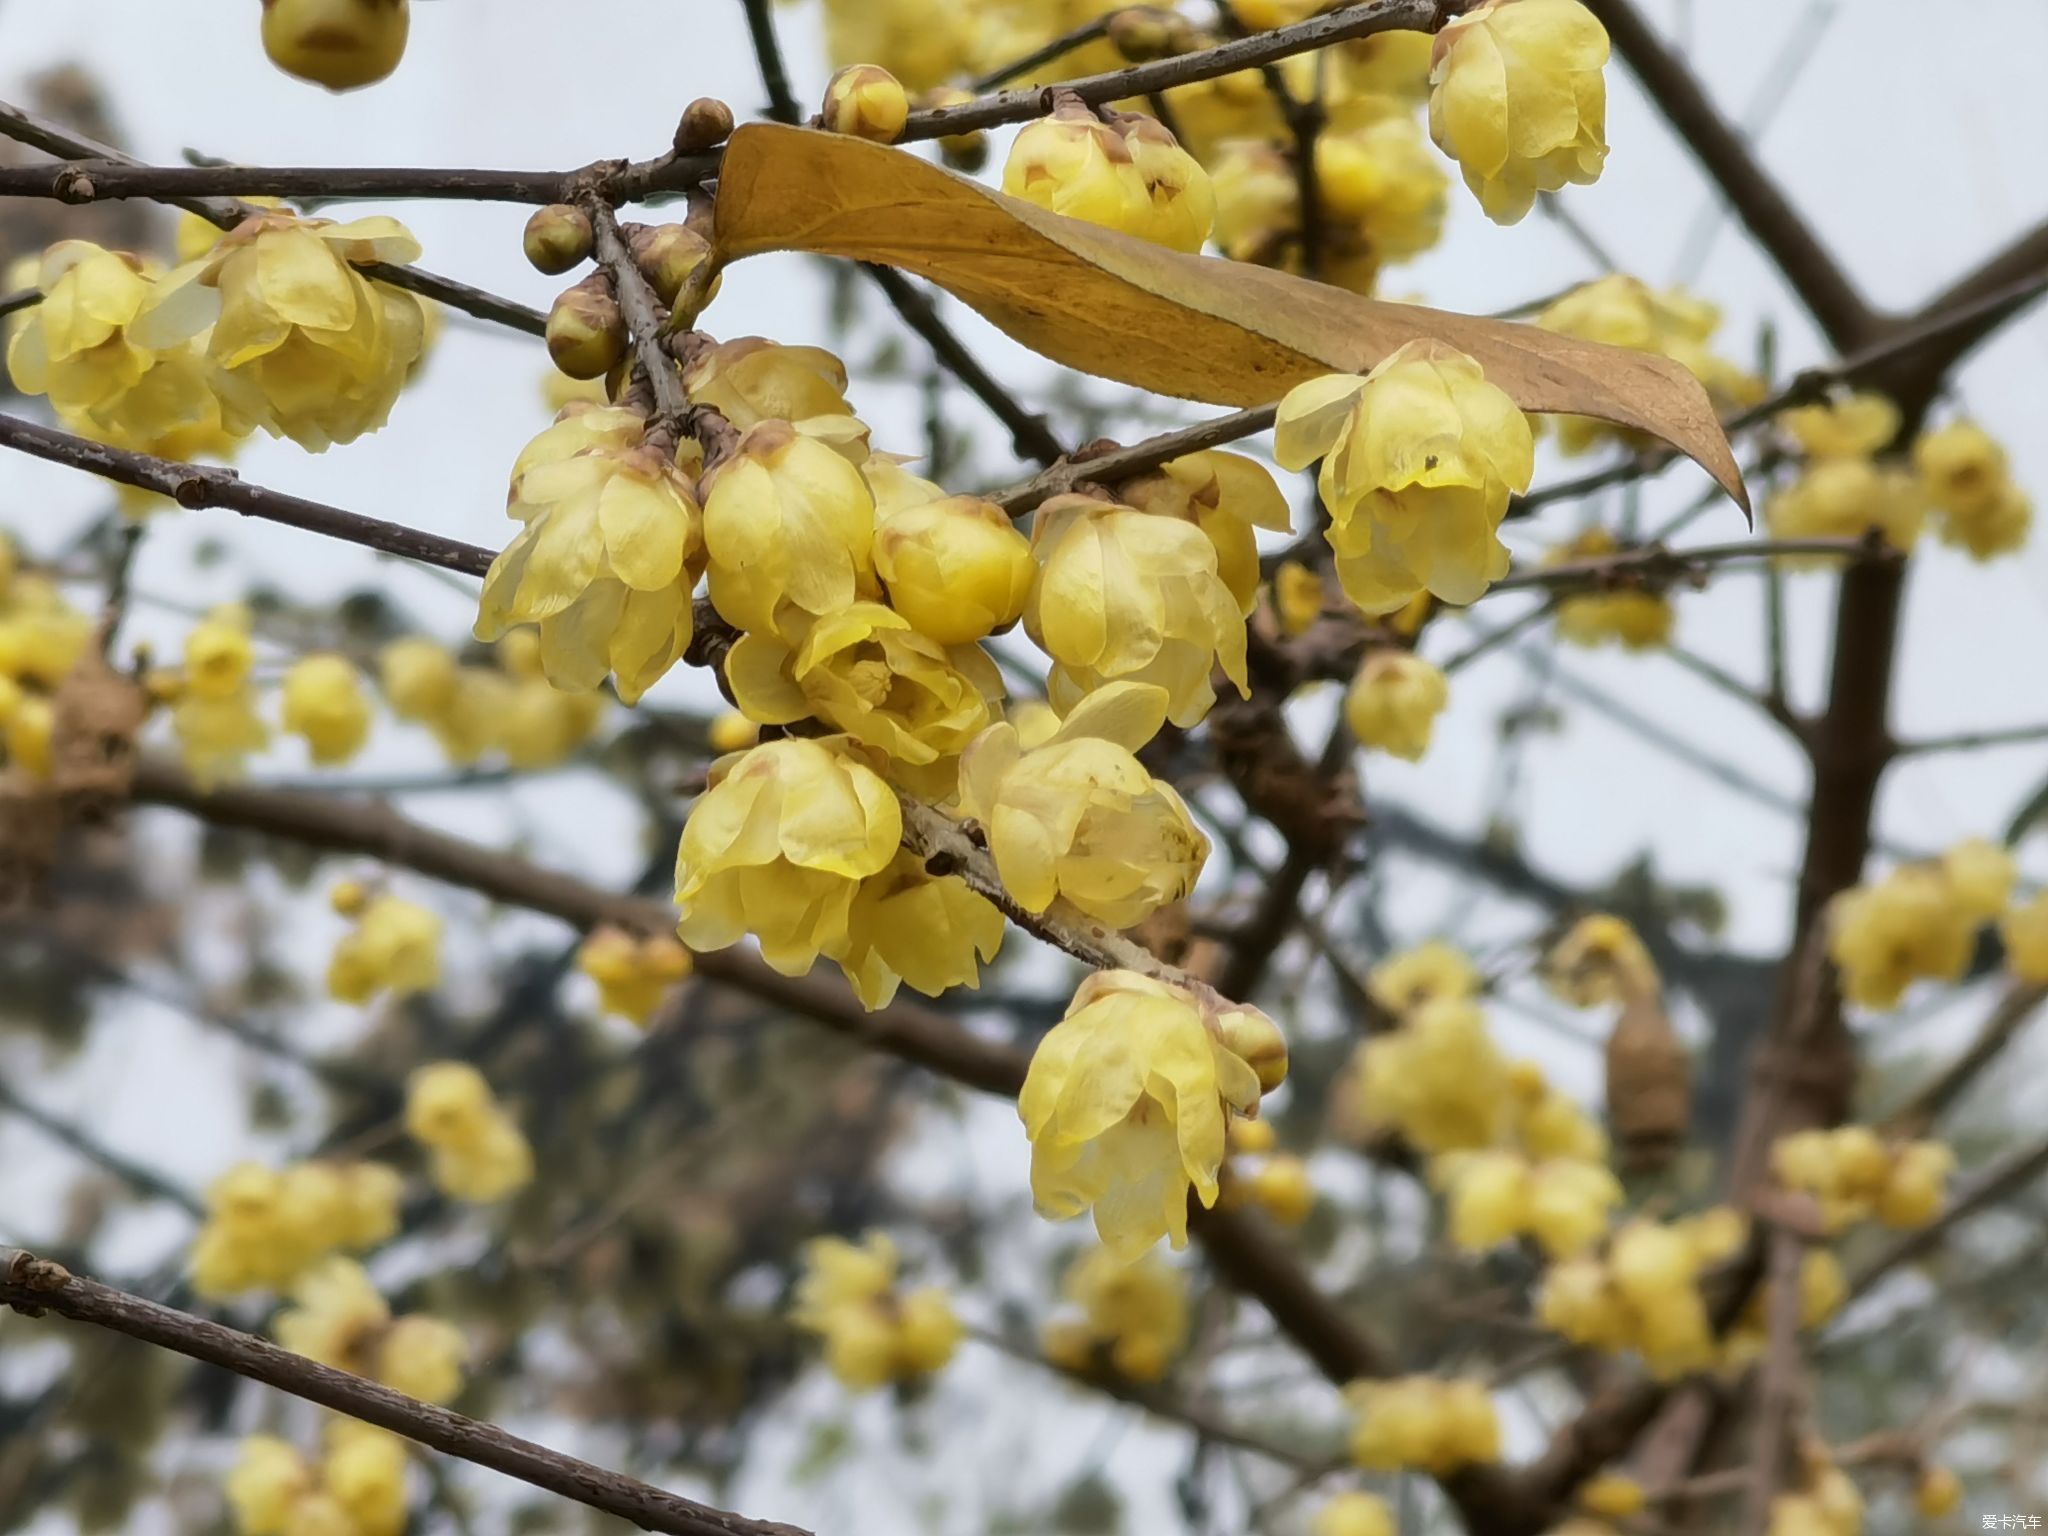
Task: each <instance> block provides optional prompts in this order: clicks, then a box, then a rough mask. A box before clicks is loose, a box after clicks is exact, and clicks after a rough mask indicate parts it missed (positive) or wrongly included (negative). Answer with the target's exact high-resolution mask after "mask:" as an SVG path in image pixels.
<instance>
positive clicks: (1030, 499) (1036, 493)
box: [988, 405, 1277, 517]
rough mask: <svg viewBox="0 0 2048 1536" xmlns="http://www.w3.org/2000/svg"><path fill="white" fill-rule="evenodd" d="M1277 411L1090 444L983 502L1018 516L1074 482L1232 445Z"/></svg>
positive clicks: (1257, 410) (1127, 474) (1130, 472)
mask: <svg viewBox="0 0 2048 1536" xmlns="http://www.w3.org/2000/svg"><path fill="white" fill-rule="evenodd" d="M1276 409H1277V408H1276V407H1274V406H1270V405H1261V406H1255V407H1253V408H1252V409H1250V410H1244V411H1232V412H1231V413H1230V414H1229V415H1228V416H1215V417H1211V418H1210V419H1209V420H1208V421H1201V422H1197V423H1195V425H1193V426H1192V427H1177V428H1175V429H1174V430H1173V431H1171V432H1162V433H1160V434H1159V435H1158V436H1157V437H1148V438H1146V439H1145V440H1144V441H1143V442H1139V443H1133V444H1132V445H1131V446H1130V447H1128V448H1119V447H1117V446H1116V445H1115V444H1114V443H1106V442H1105V443H1090V444H1089V445H1088V446H1087V447H1086V448H1083V449H1081V450H1080V451H1079V452H1077V453H1071V454H1068V455H1067V456H1066V457H1065V458H1062V459H1061V460H1060V461H1059V462H1058V463H1056V464H1054V465H1052V466H1051V467H1050V468H1048V469H1046V470H1045V471H1044V473H1042V474H1037V475H1033V476H1032V477H1031V478H1030V479H1029V480H1024V481H1020V482H1019V483H1018V484H1016V485H1013V486H1010V487H1009V488H1008V489H1006V490H1000V491H991V492H989V493H988V500H990V501H992V502H994V503H995V504H996V505H997V506H999V507H1001V508H1002V509H1003V510H1004V511H1005V512H1007V513H1009V514H1010V516H1012V517H1022V516H1023V515H1024V514H1025V513H1027V512H1029V511H1031V510H1032V509H1033V508H1034V507H1036V506H1038V505H1039V503H1041V502H1043V501H1046V500H1048V499H1050V498H1051V497H1054V496H1058V495H1061V494H1063V493H1065V492H1067V491H1071V490H1072V489H1073V488H1074V487H1075V486H1077V485H1083V484H1087V483H1090V482H1100V483H1103V484H1107V485H1114V484H1115V483H1116V482H1117V481H1119V480H1127V479H1130V478H1131V477H1132V476H1134V475H1142V474H1144V473H1145V472H1146V471H1147V470H1151V469H1157V468H1158V467H1159V466H1160V465H1162V464H1165V463H1167V462H1168V461H1170V460H1173V459H1177V458H1180V457H1181V456H1182V455H1184V454H1190V453H1200V452H1202V451H1204V450H1205V449H1209V448H1220V447H1222V446H1223V444H1225V443H1234V442H1236V441H1237V440H1238V439H1239V438H1245V437H1254V436H1256V435H1257V434H1259V433H1261V432H1263V431H1265V430H1266V429H1267V428H1268V427H1270V426H1272V425H1273V417H1274V415H1275V413H1276Z"/></svg>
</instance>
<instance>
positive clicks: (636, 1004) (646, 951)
mask: <svg viewBox="0 0 2048 1536" xmlns="http://www.w3.org/2000/svg"><path fill="white" fill-rule="evenodd" d="M576 968H577V969H578V970H579V971H581V972H582V973H583V974H584V975H586V976H588V977H589V978H590V979H591V980H592V981H594V982H596V983H597V991H598V999H599V1001H600V1003H601V1004H602V1005H603V1008H604V1011H605V1012H606V1013H616V1014H618V1015H619V1016H621V1017H622V1018H627V1019H631V1020H632V1021H633V1022H634V1023H635V1024H638V1025H640V1026H641V1027H643V1028H644V1027H646V1024H647V1021H648V1020H649V1019H651V1018H653V1017H654V1010H655V1009H656V1008H658V1007H659V1006H660V1005H661V1000H662V999H663V998H664V997H666V996H668V993H669V989H670V988H672V987H673V986H675V984H676V983H677V982H679V981H682V980H684V979H685V978H687V977H688V976H689V974H690V971H691V969H692V967H691V961H690V952H689V951H688V950H687V949H685V948H683V946H682V945H681V944H679V943H677V942H676V940H675V938H674V936H673V935H670V934H666V933H657V934H648V935H645V936H637V935H634V934H630V933H628V932H626V930H625V929H623V928H614V927H612V926H611V925H610V924H606V925H605V926H603V927H601V928H598V929H596V930H594V931H593V932H592V933H591V935H590V937H589V938H587V939H585V940H584V941H583V945H582V947H581V948H580V949H578V950H577V951H576Z"/></svg>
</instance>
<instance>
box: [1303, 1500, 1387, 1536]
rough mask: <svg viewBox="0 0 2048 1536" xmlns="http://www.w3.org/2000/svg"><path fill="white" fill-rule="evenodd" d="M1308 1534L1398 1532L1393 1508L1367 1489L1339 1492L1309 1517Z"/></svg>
mask: <svg viewBox="0 0 2048 1536" xmlns="http://www.w3.org/2000/svg"><path fill="white" fill-rule="evenodd" d="M1308 1529H1309V1536H1397V1531H1396V1527H1395V1524H1394V1512H1393V1511H1392V1510H1390V1509H1389V1508H1387V1501H1386V1500H1385V1499H1382V1498H1380V1497H1378V1496H1377V1495H1375V1494H1370V1493H1357V1492H1352V1493H1340V1494H1338V1495H1337V1496H1336V1497H1335V1498H1333V1499H1331V1500H1330V1501H1329V1502H1328V1503H1327V1504H1325V1505H1324V1506H1323V1507H1322V1508H1321V1509H1319V1510H1317V1511H1316V1512H1315V1514H1314V1515H1312V1516H1310V1517H1309V1522H1308Z"/></svg>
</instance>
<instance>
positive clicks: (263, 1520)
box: [224, 1418, 406, 1536]
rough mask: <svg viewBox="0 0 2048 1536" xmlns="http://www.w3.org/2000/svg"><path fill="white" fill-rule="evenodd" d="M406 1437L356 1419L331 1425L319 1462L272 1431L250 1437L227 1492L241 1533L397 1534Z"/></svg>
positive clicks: (402, 1518)
mask: <svg viewBox="0 0 2048 1536" xmlns="http://www.w3.org/2000/svg"><path fill="white" fill-rule="evenodd" d="M405 1466H406V1453H405V1442H404V1441H403V1440H401V1439H399V1438H398V1436H396V1435H394V1434H391V1433H389V1432H388V1431H385V1430H381V1429H377V1428H375V1427H374V1426H372V1425H369V1424H365V1423H362V1422H361V1421H360V1420H357V1419H345V1418H337V1419H334V1420H332V1421H331V1422H330V1423H329V1424H328V1426H327V1443H326V1446H325V1447H324V1449H323V1451H322V1453H321V1455H320V1456H319V1458H318V1459H317V1460H315V1459H313V1458H310V1457H308V1456H306V1455H305V1454H304V1453H302V1452H301V1451H300V1450H299V1448H298V1447H297V1446H295V1445H293V1444H292V1443H291V1442H290V1441H289V1440H282V1439H279V1438H278V1437H277V1436H275V1435H250V1436H248V1437H246V1438H245V1439H244V1440H243V1441H242V1443H241V1447H240V1451H239V1454H238V1455H237V1456H236V1458H235V1464H234V1465H233V1466H232V1467H230V1468H229V1469H228V1474H227V1478H226V1482H225V1487H224V1491H225V1493H226V1494H227V1501H228V1508H229V1509H230V1510H231V1511H232V1512H233V1515H234V1522H235V1533H236V1536H308V1533H317V1536H400V1533H401V1532H402V1531H404V1529H405V1526H406V1493H405Z"/></svg>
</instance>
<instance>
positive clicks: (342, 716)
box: [283, 654, 370, 767]
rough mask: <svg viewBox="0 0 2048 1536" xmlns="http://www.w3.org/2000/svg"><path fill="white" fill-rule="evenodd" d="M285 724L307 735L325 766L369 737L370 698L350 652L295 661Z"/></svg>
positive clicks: (352, 751)
mask: <svg viewBox="0 0 2048 1536" xmlns="http://www.w3.org/2000/svg"><path fill="white" fill-rule="evenodd" d="M283 717H284V728H285V729H286V730H287V731H290V732H291V733H292V734H293V735H295V736H303V737H305V738H306V746H307V748H308V750H309V751H310V752H311V753H312V756H313V761H314V762H316V763H318V764H320V765H321V766H322V767H327V766H330V765H332V764H335V763H345V762H347V761H348V760H349V759H350V758H352V757H354V756H355V755H356V753H358V752H360V751H361V750H362V747H363V743H364V742H365V741H367V740H369V738H370V701H369V698H368V697H367V696H366V695H365V694H364V692H363V686H362V683H361V681H360V680H359V679H358V677H357V676H356V669H355V666H354V664H353V663H351V662H350V661H349V659H348V658H347V657H346V656H336V655H333V654H320V655H314V656H305V657H301V658H300V659H299V660H298V661H296V662H294V663H292V668H291V670H290V671H289V672H287V673H286V674H285V679H284V710H283Z"/></svg>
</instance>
